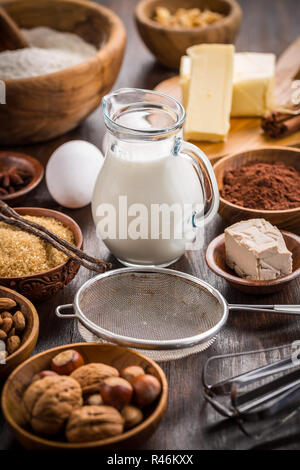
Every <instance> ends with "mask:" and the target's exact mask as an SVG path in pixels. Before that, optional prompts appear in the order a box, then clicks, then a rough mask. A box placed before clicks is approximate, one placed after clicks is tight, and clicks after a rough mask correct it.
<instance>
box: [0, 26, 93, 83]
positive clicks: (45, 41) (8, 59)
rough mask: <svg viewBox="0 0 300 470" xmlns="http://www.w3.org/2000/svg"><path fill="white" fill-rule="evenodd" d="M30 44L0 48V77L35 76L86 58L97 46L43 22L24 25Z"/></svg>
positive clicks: (24, 31)
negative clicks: (9, 48) (44, 24)
mask: <svg viewBox="0 0 300 470" xmlns="http://www.w3.org/2000/svg"><path fill="white" fill-rule="evenodd" d="M21 31H22V33H23V35H24V37H25V38H26V39H27V41H28V42H29V44H30V48H28V47H27V48H25V49H18V50H15V51H4V52H0V79H2V80H9V79H16V78H27V77H36V76H38V75H44V74H48V73H52V72H57V71H58V70H62V69H66V68H68V67H72V66H73V65H77V64H80V63H81V62H84V61H85V60H87V59H88V58H89V57H91V56H92V55H94V54H96V52H97V49H96V47H95V46H93V45H92V44H89V43H87V42H86V41H84V40H83V39H81V37H79V36H77V35H76V34H73V33H65V32H63V33H62V32H59V31H55V30H53V29H51V28H46V27H44V26H41V27H38V28H33V29H22V30H21Z"/></svg>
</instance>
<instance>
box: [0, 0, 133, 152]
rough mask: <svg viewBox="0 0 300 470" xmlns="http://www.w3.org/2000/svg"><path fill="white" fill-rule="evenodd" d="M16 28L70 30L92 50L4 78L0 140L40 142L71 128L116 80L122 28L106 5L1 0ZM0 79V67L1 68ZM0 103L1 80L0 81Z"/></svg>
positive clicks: (0, 93)
mask: <svg viewBox="0 0 300 470" xmlns="http://www.w3.org/2000/svg"><path fill="white" fill-rule="evenodd" d="M0 3H1V6H2V7H3V8H4V9H5V10H6V11H7V12H8V13H9V15H10V16H11V17H12V18H13V19H14V20H15V21H16V23H17V24H18V26H19V27H21V28H26V29H31V28H34V27H37V26H47V27H49V28H52V29H55V30H58V31H65V32H71V33H75V34H77V35H79V36H80V37H81V38H83V39H84V40H85V41H87V42H89V43H91V44H94V45H95V46H96V48H97V51H98V52H97V53H96V54H94V55H92V56H91V57H90V58H89V59H87V60H85V61H84V62H82V63H80V64H78V65H75V66H73V67H70V68H67V69H64V70H61V71H58V72H55V73H50V74H45V75H40V76H38V77H30V78H20V79H13V80H5V92H6V93H5V94H6V104H1V105H0V145H17V144H27V143H32V142H41V141H45V140H48V139H51V138H53V137H57V136H59V135H62V134H64V133H65V132H67V131H69V130H71V129H73V128H75V127H76V126H77V125H78V124H79V123H80V122H81V121H82V120H83V119H85V118H86V117H87V116H88V115H89V114H90V113H91V112H92V111H93V110H94V109H95V108H96V107H97V106H98V105H99V104H100V102H101V99H102V97H103V96H104V95H105V94H106V93H108V92H109V91H110V89H111V88H112V85H113V83H114V82H115V80H116V78H117V76H118V73H119V70H120V66H121V63H122V59H123V54H124V49H125V43H126V32H125V28H124V25H123V23H122V21H121V20H120V19H119V17H118V16H117V15H116V14H115V13H113V12H112V11H111V10H109V9H108V8H105V7H103V6H101V5H98V4H96V3H92V2H89V1H85V0H39V1H36V0H18V1H11V0H2V1H1V0H0ZM0 80H1V70H0ZM0 87H1V89H0V102H1V101H2V102H3V91H4V90H3V88H4V86H3V84H1V82H0Z"/></svg>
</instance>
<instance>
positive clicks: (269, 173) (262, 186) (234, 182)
mask: <svg viewBox="0 0 300 470" xmlns="http://www.w3.org/2000/svg"><path fill="white" fill-rule="evenodd" d="M221 196H222V197H223V198H224V199H226V200H227V201H229V202H231V203H233V204H237V205H238V206H242V207H248V208H250V209H265V210H284V209H292V208H295V207H300V172H299V171H298V170H296V168H294V167H292V166H287V165H285V164H284V163H283V162H274V163H266V162H259V161H257V162H250V163H247V164H245V165H243V166H241V167H239V168H236V169H234V170H230V171H227V172H226V173H225V175H224V177H223V188H222V189H221Z"/></svg>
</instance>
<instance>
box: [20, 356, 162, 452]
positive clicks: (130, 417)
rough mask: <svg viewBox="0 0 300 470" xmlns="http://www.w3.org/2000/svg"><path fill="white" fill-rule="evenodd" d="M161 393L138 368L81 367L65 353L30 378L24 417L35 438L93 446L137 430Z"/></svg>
mask: <svg viewBox="0 0 300 470" xmlns="http://www.w3.org/2000/svg"><path fill="white" fill-rule="evenodd" d="M160 393H161V384H160V382H159V380H158V379H157V378H156V377H154V376H153V375H150V374H145V371H144V369H143V368H142V367H140V366H128V367H125V368H124V369H122V370H121V371H120V372H119V371H118V370H117V369H115V368H114V367H112V366H110V365H107V364H102V363H88V364H85V363H84V360H83V358H82V356H81V355H80V354H79V353H78V352H77V351H75V350H72V349H68V350H66V351H63V352H61V353H60V354H58V355H57V356H55V357H54V358H53V359H52V361H51V365H50V369H49V370H43V371H42V372H40V373H39V374H36V375H34V376H33V378H32V381H31V384H30V385H29V387H28V388H27V389H26V391H25V393H24V398H23V409H24V417H25V421H26V423H27V424H29V425H30V426H31V428H32V429H33V431H34V432H36V433H38V434H42V435H46V436H55V435H56V436H58V435H62V433H64V435H65V438H66V439H67V441H68V442H73V443H80V442H92V441H97V440H101V439H105V438H108V437H112V436H116V435H118V434H122V433H123V431H124V430H127V429H131V428H133V427H134V426H136V425H138V424H139V423H140V422H141V421H142V420H143V416H144V414H143V413H144V410H145V408H146V407H147V406H149V405H151V404H152V403H154V402H155V400H156V399H157V398H158V397H159V395H160Z"/></svg>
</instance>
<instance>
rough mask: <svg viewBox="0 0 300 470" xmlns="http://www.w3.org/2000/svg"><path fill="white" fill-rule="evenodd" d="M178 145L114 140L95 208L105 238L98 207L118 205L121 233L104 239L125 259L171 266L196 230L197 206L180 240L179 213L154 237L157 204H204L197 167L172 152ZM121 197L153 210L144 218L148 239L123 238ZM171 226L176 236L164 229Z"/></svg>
mask: <svg viewBox="0 0 300 470" xmlns="http://www.w3.org/2000/svg"><path fill="white" fill-rule="evenodd" d="M116 142H117V144H116ZM173 145H174V139H166V140H163V141H160V142H150V143H149V142H148V143H145V142H134V143H129V142H122V141H116V140H115V139H113V138H112V137H110V139H109V145H108V147H109V150H108V153H107V155H106V158H105V161H104V164H103V166H102V169H101V171H100V173H99V176H98V179H97V181H96V185H95V189H94V195H93V201H92V211H93V217H94V221H95V224H96V226H97V233H98V235H100V236H101V237H103V230H99V225H97V224H98V223H99V221H100V220H103V218H101V217H99V215H97V208H98V207H99V205H102V204H103V203H106V204H107V203H108V204H112V205H113V207H114V208H115V210H116V216H117V222H116V228H117V234H116V235H117V238H116V239H113V237H110V238H108V239H105V240H104V243H105V244H106V246H107V247H108V249H109V250H110V251H111V252H112V253H113V254H114V255H115V256H116V257H117V258H118V259H119V260H120V261H122V262H123V263H125V264H129V265H130V264H133V265H168V264H170V263H171V262H172V261H174V260H176V259H177V258H179V257H180V256H181V255H182V254H183V253H184V251H185V245H186V237H187V236H188V235H190V233H191V230H192V223H191V215H192V212H193V210H192V208H191V209H190V211H189V214H188V215H189V219H190V220H189V225H188V228H186V230H185V233H183V234H182V236H181V238H180V239H176V237H177V236H178V235H174V229H176V230H177V231H179V232H180V230H181V227H182V219H181V220H180V221H178V220H177V222H176V221H175V219H174V217H172V218H171V220H170V219H169V218H168V217H165V218H164V219H163V220H162V221H161V224H160V227H159V233H160V238H159V239H153V237H152V239H151V205H152V204H167V205H168V206H172V204H179V205H180V206H181V207H182V208H183V206H184V204H193V205H195V204H203V192H202V188H201V185H200V183H199V179H198V176H197V174H196V171H195V169H194V168H193V166H192V164H191V163H190V162H189V161H187V160H185V159H183V158H182V157H179V156H174V155H172V153H171V151H172V148H173ZM119 196H127V206H128V208H129V207H130V206H131V205H132V204H136V203H142V204H144V205H145V207H146V209H147V213H146V215H145V214H143V215H142V217H141V218H140V221H142V223H143V227H145V223H146V224H148V228H149V230H148V232H147V236H148V239H141V238H138V239H131V238H130V237H127V239H121V237H120V233H119V229H120V227H121V225H120V223H119V217H120V216H121V217H123V218H124V217H125V211H124V209H121V210H120V208H119ZM136 215H139V212H138V213H137V214H136ZM134 219H136V216H129V217H128V223H130V222H131V221H132V220H134ZM152 220H153V219H152ZM156 220H157V219H156ZM168 227H169V228H170V235H171V237H170V239H162V230H163V229H167V228H168ZM152 228H153V221H152ZM181 231H182V230H181ZM126 232H127V224H126Z"/></svg>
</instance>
